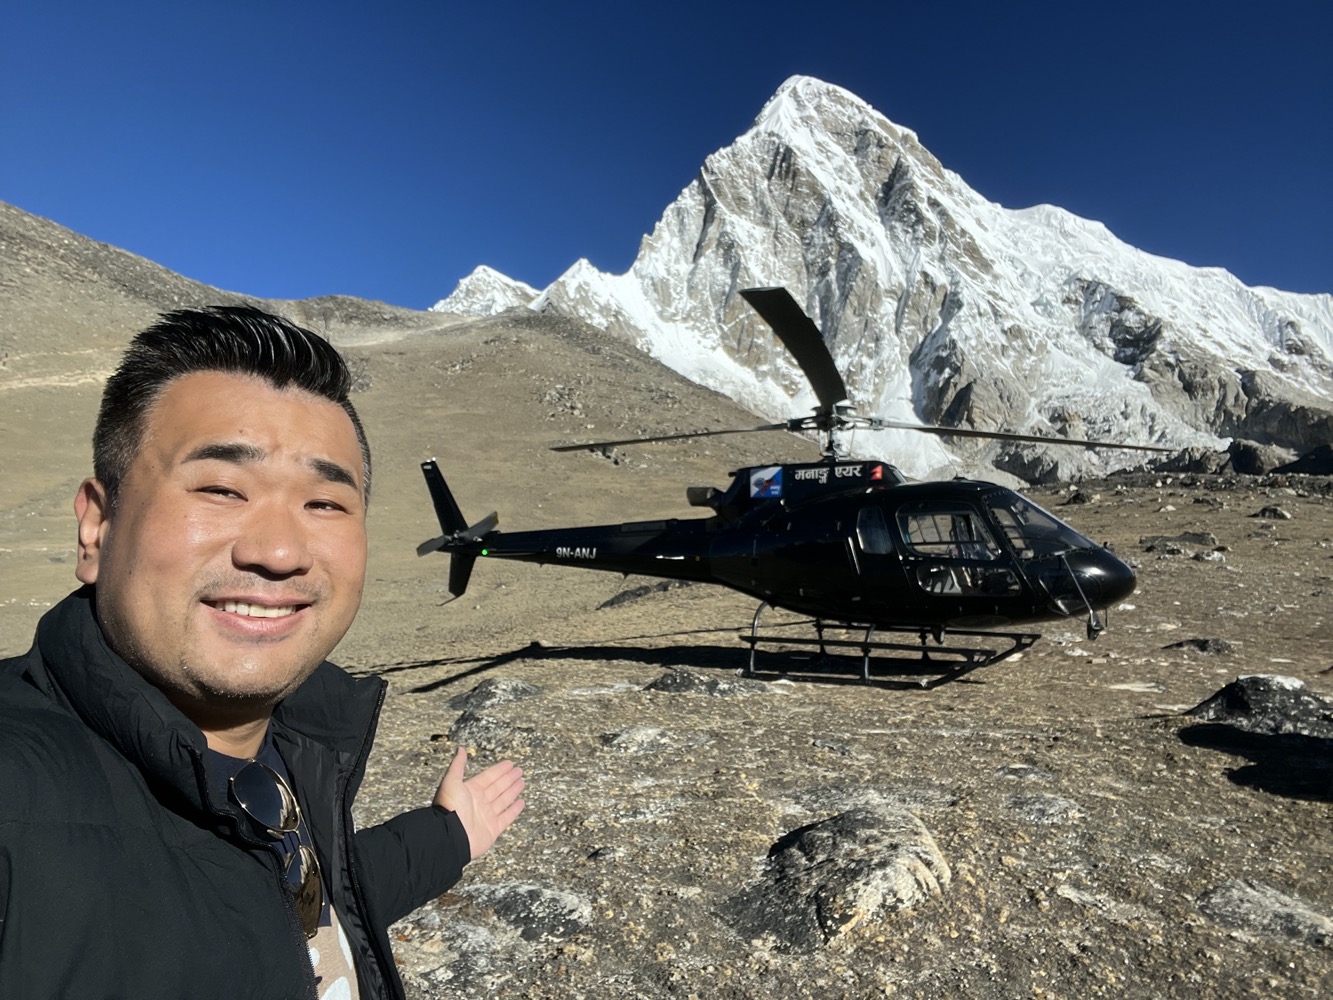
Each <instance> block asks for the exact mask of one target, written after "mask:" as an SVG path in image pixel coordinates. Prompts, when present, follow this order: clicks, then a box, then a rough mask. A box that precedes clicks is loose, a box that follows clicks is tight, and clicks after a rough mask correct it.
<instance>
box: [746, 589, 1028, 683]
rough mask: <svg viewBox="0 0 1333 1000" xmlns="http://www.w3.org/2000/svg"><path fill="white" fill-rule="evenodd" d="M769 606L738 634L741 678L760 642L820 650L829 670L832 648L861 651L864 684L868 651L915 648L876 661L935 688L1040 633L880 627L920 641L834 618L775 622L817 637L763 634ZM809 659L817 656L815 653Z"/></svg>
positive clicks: (751, 665) (748, 671) (1009, 653)
mask: <svg viewBox="0 0 1333 1000" xmlns="http://www.w3.org/2000/svg"><path fill="white" fill-rule="evenodd" d="M767 607H768V603H767V602H765V603H763V604H761V605H759V607H758V608H757V609H756V610H755V613H754V618H753V620H752V621H751V622H750V632H749V634H748V635H746V634H744V633H742V634H741V635H740V636H739V638H740V640H741V642H744V643H746V644H747V645H749V647H750V659H749V663H748V664H747V665H746V666H745V668H744V669H743V670H741V676H743V677H753V676H755V657H756V654H757V652H758V649H759V646H760V645H769V646H783V647H796V648H798V649H802V648H804V649H818V650H819V656H818V659H817V660H816V661H815V662H816V663H817V664H818V665H819V667H821V668H823V669H826V670H827V669H834V670H836V669H837V668H836V666H835V664H834V659H833V657H831V656H830V655H829V650H830V649H833V650H839V649H858V650H860V651H861V681H862V683H864V684H869V683H870V679H871V678H870V654H871V653H872V652H892V653H915V654H917V655H916V656H913V657H907V656H888V657H879V658H877V662H887V663H891V664H893V665H894V667H893V668H892V669H891V670H889V671H886V672H889V673H897V674H908V673H913V674H923V675H927V674H929V675H935V676H933V677H923V679H921V680H920V681H918V684H919V685H920V686H921V687H923V688H934V687H938V686H939V685H941V684H945V683H947V682H949V681H953V680H957V679H959V678H960V677H963V676H965V675H967V674H970V673H971V672H972V671H973V670H977V669H978V668H980V667H988V666H990V665H991V664H994V663H999V662H1000V661H1001V660H1004V659H1007V658H1008V657H1010V656H1013V655H1014V654H1015V653H1017V652H1020V651H1022V650H1024V649H1027V648H1028V647H1029V646H1031V645H1032V644H1033V643H1034V642H1036V641H1037V640H1038V639H1040V638H1041V634H1040V633H1038V632H993V631H978V630H970V629H947V630H946V629H936V628H930V627H920V626H885V627H883V628H881V629H879V631H881V632H890V633H894V634H909V635H916V636H917V642H915V643H909V642H885V641H883V640H877V639H875V632H876V627H875V626H874V625H858V624H856V623H853V622H832V623H830V622H825V621H823V620H822V619H818V618H816V619H806V620H804V621H800V622H793V623H791V625H783V626H777V627H778V628H784V627H791V626H792V625H795V626H800V625H811V624H813V625H814V627H815V632H816V634H817V638H813V639H811V638H800V637H788V636H778V635H760V634H759V618H760V616H761V615H762V614H763V612H764V609H765V608H767ZM828 628H833V629H837V630H840V631H847V632H862V631H863V632H864V634H863V635H862V637H861V638H860V639H829V638H826V637H825V635H824V630H825V629H828ZM946 636H947V637H950V638H952V637H955V636H957V637H962V638H976V639H984V640H990V641H991V644H992V645H995V644H999V643H1008V648H1005V649H994V648H985V647H981V646H962V645H954V644H953V643H950V644H949V645H945V642H944V640H945V638H946ZM930 639H933V640H934V642H933V644H930V643H928V641H927V640H930ZM811 659H814V658H813V657H811ZM779 672H780V673H783V674H785V673H789V671H788V670H785V669H780V670H779Z"/></svg>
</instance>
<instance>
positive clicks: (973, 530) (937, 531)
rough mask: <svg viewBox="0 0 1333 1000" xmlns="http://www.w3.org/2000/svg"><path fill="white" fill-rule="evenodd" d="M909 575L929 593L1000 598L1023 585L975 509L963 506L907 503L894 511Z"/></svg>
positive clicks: (1016, 591)
mask: <svg viewBox="0 0 1333 1000" xmlns="http://www.w3.org/2000/svg"><path fill="white" fill-rule="evenodd" d="M898 530H899V532H900V533H901V534H902V539H903V543H904V545H905V547H906V549H907V554H908V559H907V567H906V568H907V571H908V572H907V575H908V578H909V579H911V580H914V581H915V582H916V584H917V586H919V587H920V588H921V589H922V590H924V591H926V592H927V593H930V594H938V595H944V596H951V597H1000V596H1004V595H1008V594H1017V593H1020V592H1021V590H1022V587H1021V586H1020V584H1019V582H1018V578H1017V577H1016V576H1015V575H1014V573H1013V571H1012V570H1011V569H1010V568H1009V567H1008V566H1007V565H1006V562H1007V560H1005V559H1004V557H1003V553H1002V551H1001V549H1000V547H999V545H998V544H997V543H996V541H995V538H994V536H992V535H991V533H990V530H989V529H988V528H987V527H986V523H985V521H983V520H982V518H981V515H980V513H979V512H977V511H976V510H974V509H973V508H971V507H969V506H967V505H966V504H910V505H907V506H904V507H902V508H900V509H899V511H898Z"/></svg>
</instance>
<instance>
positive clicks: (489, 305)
mask: <svg viewBox="0 0 1333 1000" xmlns="http://www.w3.org/2000/svg"><path fill="white" fill-rule="evenodd" d="M539 294H541V293H540V292H538V291H537V289H535V288H533V287H532V286H531V285H525V284H524V283H523V282H521V281H515V280H514V279H513V278H509V277H506V276H505V275H503V274H501V273H500V272H499V271H496V270H494V269H493V268H489V267H487V266H486V265H485V264H481V265H479V266H478V267H476V268H475V269H473V271H472V273H471V274H469V275H467V277H465V278H463V279H462V280H461V281H459V282H458V285H457V287H456V288H454V290H453V292H452V293H451V294H450V296H449V297H448V298H447V299H441V300H440V301H439V302H436V303H435V305H433V306H431V310H432V311H433V312H448V313H456V314H457V315H459V316H494V315H495V314H496V313H502V312H504V311H505V310H506V309H513V308H515V307H516V306H527V305H531V304H532V302H533V300H534V299H536V298H537V296H538V295H539Z"/></svg>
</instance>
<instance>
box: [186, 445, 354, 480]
mask: <svg viewBox="0 0 1333 1000" xmlns="http://www.w3.org/2000/svg"><path fill="white" fill-rule="evenodd" d="M265 455H266V452H265V451H264V449H263V448H260V447H258V446H257V445H253V444H245V443H244V442H240V441H237V442H227V443H223V442H214V443H212V444H201V445H200V446H199V447H198V448H195V449H194V450H193V451H191V452H190V453H189V454H187V455H186V456H185V457H184V458H183V459H181V462H182V463H184V462H207V461H214V462H231V463H232V464H234V465H248V464H250V463H251V462H262V461H263V460H264V457H265ZM306 465H307V466H308V467H309V468H310V469H311V470H312V471H313V472H314V473H315V474H316V475H317V476H319V477H320V478H321V479H323V480H325V481H326V482H330V483H338V484H339V485H341V486H349V487H351V488H352V489H354V490H356V491H358V492H360V490H361V486H360V485H359V484H358V483H357V481H356V477H355V476H353V475H352V473H351V472H350V471H349V470H348V469H346V468H345V467H343V466H341V465H339V464H338V463H337V462H331V461H329V460H328V459H327V458H312V459H309V460H307V462H306Z"/></svg>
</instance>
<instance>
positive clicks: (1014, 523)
mask: <svg viewBox="0 0 1333 1000" xmlns="http://www.w3.org/2000/svg"><path fill="white" fill-rule="evenodd" d="M986 503H987V505H988V506H989V507H990V511H991V514H993V515H994V517H995V520H996V521H997V522H998V523H999V525H1000V528H1001V530H1003V531H1004V537H1005V538H1006V539H1008V540H1009V544H1010V545H1011V546H1012V547H1013V549H1014V552H1015V553H1016V554H1017V555H1018V558H1019V559H1023V560H1029V559H1044V558H1046V557H1048V556H1055V555H1059V554H1060V553H1062V552H1069V551H1070V550H1071V549H1095V548H1098V546H1097V545H1095V544H1094V543H1093V542H1091V541H1090V540H1089V539H1087V538H1084V537H1083V536H1082V535H1080V534H1079V533H1078V532H1077V531H1075V530H1074V529H1073V528H1071V527H1070V526H1069V525H1067V524H1065V523H1064V522H1063V521H1061V520H1060V519H1059V518H1058V517H1056V516H1054V515H1053V514H1048V513H1046V511H1044V510H1042V509H1041V508H1040V507H1038V506H1037V505H1036V504H1035V503H1032V501H1030V500H1026V499H1024V498H1023V497H1021V496H1019V495H1018V494H1017V493H1013V492H1010V491H1009V490H1000V491H998V492H995V493H992V494H990V495H988V496H987V497H986Z"/></svg>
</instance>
